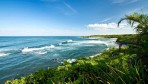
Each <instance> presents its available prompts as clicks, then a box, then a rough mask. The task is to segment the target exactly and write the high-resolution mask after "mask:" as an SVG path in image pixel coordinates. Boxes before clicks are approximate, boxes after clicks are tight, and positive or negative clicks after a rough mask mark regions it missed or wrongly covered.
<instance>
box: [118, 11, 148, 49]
mask: <svg viewBox="0 0 148 84" xmlns="http://www.w3.org/2000/svg"><path fill="white" fill-rule="evenodd" d="M124 20H126V21H127V22H128V24H130V25H131V26H132V27H134V29H135V30H136V32H137V39H136V40H137V41H136V46H137V47H138V50H137V51H139V50H140V48H141V47H142V46H141V45H142V37H143V36H145V35H146V36H147V35H148V15H147V14H143V13H142V14H140V13H133V14H131V15H125V17H124V18H121V20H119V22H118V26H119V25H120V23H121V22H122V21H124Z"/></svg>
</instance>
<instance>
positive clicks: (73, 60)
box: [67, 59, 76, 63]
mask: <svg viewBox="0 0 148 84" xmlns="http://www.w3.org/2000/svg"><path fill="white" fill-rule="evenodd" d="M75 61H76V59H68V60H67V62H69V63H73V62H75Z"/></svg>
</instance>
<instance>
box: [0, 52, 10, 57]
mask: <svg viewBox="0 0 148 84" xmlns="http://www.w3.org/2000/svg"><path fill="white" fill-rule="evenodd" d="M9 54H10V53H0V57H3V56H8V55H9Z"/></svg>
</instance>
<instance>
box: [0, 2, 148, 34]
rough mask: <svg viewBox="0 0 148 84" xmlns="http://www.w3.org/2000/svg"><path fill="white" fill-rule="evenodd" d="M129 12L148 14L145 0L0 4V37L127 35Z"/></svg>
mask: <svg viewBox="0 0 148 84" xmlns="http://www.w3.org/2000/svg"><path fill="white" fill-rule="evenodd" d="M133 12H139V13H142V12H144V13H148V0H0V36H84V35H95V34H100V35H102V34H131V33H135V31H134V29H133V28H131V27H130V25H128V24H127V23H126V22H123V23H121V26H120V27H117V22H118V21H119V20H120V19H121V18H122V17H124V16H125V15H129V14H131V13H133Z"/></svg>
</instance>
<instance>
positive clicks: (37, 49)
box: [22, 45, 55, 54]
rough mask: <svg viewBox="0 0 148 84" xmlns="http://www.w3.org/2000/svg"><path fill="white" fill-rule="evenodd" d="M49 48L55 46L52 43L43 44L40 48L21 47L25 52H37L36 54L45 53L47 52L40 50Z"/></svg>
mask: <svg viewBox="0 0 148 84" xmlns="http://www.w3.org/2000/svg"><path fill="white" fill-rule="evenodd" d="M51 48H55V46H54V45H50V46H44V47H40V48H28V47H26V48H23V49H22V52H23V53H27V52H34V51H35V52H37V51H38V52H37V53H38V54H46V53H47V52H41V51H42V50H46V49H51Z"/></svg>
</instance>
